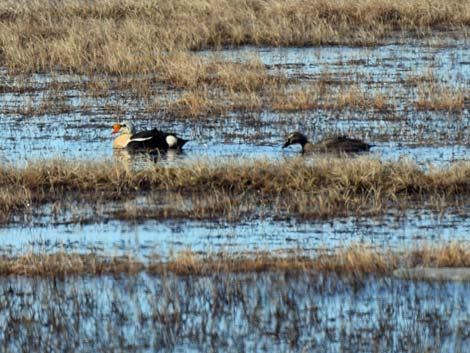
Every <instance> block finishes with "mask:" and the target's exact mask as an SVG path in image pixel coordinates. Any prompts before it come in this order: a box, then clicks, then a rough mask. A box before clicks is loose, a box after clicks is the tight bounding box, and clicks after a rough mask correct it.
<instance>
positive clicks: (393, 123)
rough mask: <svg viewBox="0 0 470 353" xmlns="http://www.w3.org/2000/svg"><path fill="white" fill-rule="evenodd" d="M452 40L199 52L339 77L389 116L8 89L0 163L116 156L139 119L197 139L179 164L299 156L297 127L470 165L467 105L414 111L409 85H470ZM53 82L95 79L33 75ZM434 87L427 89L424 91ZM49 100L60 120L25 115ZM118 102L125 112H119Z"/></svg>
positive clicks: (305, 75)
mask: <svg viewBox="0 0 470 353" xmlns="http://www.w3.org/2000/svg"><path fill="white" fill-rule="evenodd" d="M449 43H450V44H449ZM448 44H449V45H448V46H443V45H442V43H441V45H433V43H428V42H409V43H404V44H391V45H387V46H381V47H376V48H350V47H319V48H289V49H282V48H279V49H276V48H273V49H257V48H251V47H249V48H242V49H233V50H223V51H219V52H215V53H214V52H210V53H208V52H203V53H201V54H200V55H203V56H207V57H209V58H213V57H215V58H221V57H222V58H224V59H226V60H233V61H244V60H248V59H250V58H253V57H256V58H258V59H259V60H261V61H262V62H263V63H264V64H266V65H267V66H268V67H269V68H270V70H273V71H280V72H282V73H284V74H286V75H288V76H289V77H294V78H298V79H299V80H300V81H299V84H300V85H308V84H309V83H314V82H316V81H317V80H320V79H322V77H325V76H327V77H328V79H329V80H330V81H331V80H333V81H334V80H337V81H338V84H337V85H338V87H343V86H348V85H352V86H358V87H361V89H363V90H364V91H365V92H367V94H371V95H373V94H375V92H383V93H384V94H385V95H386V96H390V97H392V98H393V100H394V101H395V102H396V104H395V105H396V108H393V109H392V110H386V111H376V110H374V109H372V108H371V109H344V110H341V111H337V110H322V109H316V110H313V111H308V112H293V113H277V112H272V111H264V112H261V113H258V112H234V113H230V114H229V115H228V116H224V117H220V116H211V115H208V116H206V117H204V118H198V119H190V118H187V119H179V118H175V117H173V116H171V115H170V114H166V113H165V112H164V111H161V112H158V113H148V112H146V111H145V109H144V104H145V103H143V102H142V101H140V100H139V99H134V98H131V97H127V96H126V95H125V93H123V92H114V93H113V92H110V96H109V97H106V98H101V97H92V96H89V95H88V94H87V92H77V91H76V90H74V89H70V90H66V91H65V92H64V93H63V97H62V98H61V99H58V100H57V99H56V100H54V99H55V98H54V99H52V103H50V102H49V101H48V100H47V93H44V92H43V91H34V90H33V91H31V92H21V93H11V92H7V93H1V94H0V105H1V106H2V107H3V110H2V112H1V113H2V114H1V119H0V130H1V131H2V136H3V138H4V141H5V143H3V144H2V145H1V146H0V159H2V160H3V161H8V162H10V163H13V164H22V163H24V162H25V161H26V160H32V159H33V160H35V159H44V158H51V157H62V158H75V159H85V160H86V159H97V158H101V159H102V158H112V157H113V150H112V148H111V145H112V138H113V136H112V135H111V127H112V124H113V122H115V121H118V120H134V121H135V125H136V127H137V129H138V130H139V129H146V128H151V127H155V126H156V127H159V128H161V129H162V130H165V131H171V132H175V133H177V134H178V135H180V136H182V137H184V138H187V139H190V140H191V141H190V142H189V143H188V144H187V145H186V148H185V150H186V153H185V154H182V155H180V156H177V158H176V160H187V159H196V160H197V159H201V158H203V159H211V160H213V159H219V158H222V159H224V158H227V157H240V156H242V157H244V158H272V159H277V158H282V157H288V158H291V156H294V155H296V153H297V152H298V150H299V146H294V147H292V148H289V149H287V150H282V149H281V146H282V143H283V139H284V138H285V136H286V135H287V134H288V133H290V132H292V131H295V130H301V131H303V132H305V133H306V134H307V136H309V137H310V138H311V139H312V140H313V141H318V140H319V139H321V138H323V137H325V136H328V135H331V134H348V135H351V136H354V137H358V138H362V139H364V140H366V141H367V142H369V143H371V144H374V145H375V147H374V148H373V149H372V151H371V153H372V155H374V156H378V157H380V158H384V159H398V158H401V157H408V158H410V159H412V160H414V161H416V162H417V163H418V164H422V165H426V164H427V163H429V162H431V163H434V164H438V165H439V164H447V163H449V162H453V161H456V160H468V155H469V152H470V129H469V126H470V121H469V117H470V114H469V113H468V111H467V109H464V110H463V111H460V112H446V111H416V110H415V109H414V108H410V107H409V105H410V102H412V101H414V100H415V99H416V97H417V96H418V95H419V92H420V91H419V89H418V88H417V87H415V86H416V84H415V83H413V82H411V83H410V82H409V78H410V77H414V76H419V75H428V76H429V75H430V77H433V78H434V80H435V81H436V82H439V83H440V84H442V85H444V87H450V88H455V89H461V90H464V91H465V90H468V89H469V84H470V64H469V63H470V53H469V51H468V50H467V48H468V45H467V42H466V41H463V40H461V41H451V40H450V39H449V41H448ZM429 72H431V73H432V74H429ZM2 75H3V77H4V78H5V79H8V80H10V81H12V82H11V83H10V85H12V86H14V84H15V79H14V78H12V77H9V76H8V75H7V74H6V73H5V72H3V73H2ZM51 80H55V81H63V82H71V83H73V82H81V81H83V80H86V77H80V76H73V75H63V76H60V75H54V76H53V77H51V76H49V75H34V76H31V77H28V78H27V81H28V82H29V84H30V85H31V86H32V87H41V85H44V84H45V83H46V82H48V81H51ZM426 85H427V83H426V82H424V83H422V84H421V86H423V87H425V88H426ZM72 86H73V85H72ZM331 86H334V84H333V85H331ZM421 88H422V87H421ZM158 92H159V93H158V97H156V99H157V98H158V99H160V100H172V99H173V98H174V97H175V95H176V96H177V95H178V94H180V93H179V92H175V91H171V90H164V89H162V90H160V91H158ZM44 102H46V103H47V104H52V105H53V106H58V107H61V104H62V105H63V104H65V108H64V110H63V111H61V110H60V109H59V110H58V112H57V113H56V114H54V115H42V114H39V115H38V114H35V113H32V114H26V113H23V114H22V113H21V112H25V111H26V112H27V111H28V109H30V108H31V107H35V108H38V107H41V104H46V103H44ZM47 104H46V105H47ZM113 106H117V107H118V108H116V109H113V108H112V107H113ZM18 109H19V110H20V112H18ZM39 110H40V109H39ZM33 111H34V109H33ZM25 114H26V115H25ZM174 160H175V159H170V161H174Z"/></svg>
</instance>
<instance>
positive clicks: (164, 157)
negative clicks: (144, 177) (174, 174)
mask: <svg viewBox="0 0 470 353" xmlns="http://www.w3.org/2000/svg"><path fill="white" fill-rule="evenodd" d="M184 158H185V152H184V151H176V150H168V151H159V150H156V151H151V152H143V151H129V150H127V149H113V159H114V160H115V161H118V162H120V163H123V164H124V165H126V166H127V167H129V168H134V167H135V168H145V167H152V166H154V165H155V164H156V163H163V164H172V163H174V162H176V161H179V160H183V159H184Z"/></svg>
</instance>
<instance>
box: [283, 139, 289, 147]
mask: <svg viewBox="0 0 470 353" xmlns="http://www.w3.org/2000/svg"><path fill="white" fill-rule="evenodd" d="M289 145H290V141H289V140H287V141H286V142H284V145H282V148H286V147H287V146H289Z"/></svg>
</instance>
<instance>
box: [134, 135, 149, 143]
mask: <svg viewBox="0 0 470 353" xmlns="http://www.w3.org/2000/svg"><path fill="white" fill-rule="evenodd" d="M152 137H153V136H150V137H140V138H136V139H132V138H131V140H130V141H129V142H132V141H139V142H141V141H147V140H150V139H151V138H152Z"/></svg>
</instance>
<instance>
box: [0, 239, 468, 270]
mask: <svg viewBox="0 0 470 353" xmlns="http://www.w3.org/2000/svg"><path fill="white" fill-rule="evenodd" d="M469 266H470V248H469V247H468V245H466V244H462V243H450V244H447V245H438V246H429V245H427V244H423V245H422V246H420V247H418V248H416V249H412V250H407V251H405V252H392V251H385V252H379V251H376V250H371V249H367V248H364V247H363V246H361V245H352V246H350V247H349V248H345V249H340V250H338V251H336V252H334V253H326V252H322V251H320V252H319V253H318V254H317V255H315V256H310V257H309V256H301V255H295V254H285V255H272V254H271V253H267V252H257V253H240V254H227V253H218V254H203V255H201V254H197V253H194V252H192V251H191V250H185V251H182V252H179V253H176V254H174V255H173V256H172V257H171V258H170V259H168V260H165V261H164V260H162V259H161V258H160V257H159V256H153V257H151V258H150V259H149V260H148V261H147V262H145V263H143V262H139V261H137V260H135V259H133V258H131V257H104V256H97V255H95V254H87V255H83V254H73V253H72V254H69V253H56V254H27V255H24V256H19V257H6V256H4V257H0V275H4V276H5V275H18V276H44V277H64V276H69V275H93V276H100V275H107V274H112V275H118V274H123V273H124V274H128V275H135V274H137V273H139V272H141V271H145V272H147V273H149V274H153V275H164V274H170V273H171V274H176V275H180V276H210V275H213V274H219V273H253V272H255V273H256V272H274V271H276V272H306V271H314V272H321V273H331V272H334V273H336V274H338V275H345V276H348V275H354V276H363V275H368V274H375V275H390V274H391V273H392V271H393V270H395V269H397V268H399V267H406V268H408V267H437V268H440V267H469Z"/></svg>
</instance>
